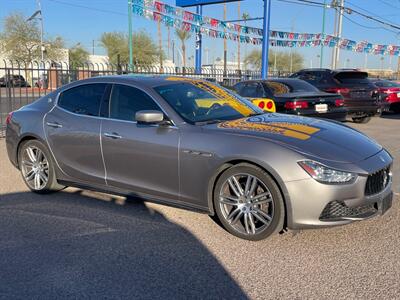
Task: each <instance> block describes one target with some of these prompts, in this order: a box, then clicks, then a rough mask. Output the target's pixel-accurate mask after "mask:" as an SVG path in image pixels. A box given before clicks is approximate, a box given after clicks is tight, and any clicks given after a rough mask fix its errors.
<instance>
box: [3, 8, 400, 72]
mask: <svg viewBox="0 0 400 300" xmlns="http://www.w3.org/2000/svg"><path fill="white" fill-rule="evenodd" d="M315 1H318V2H323V0H315ZM164 2H165V3H169V4H172V5H174V4H175V0H164ZM327 2H330V0H328V1H327ZM41 3H42V11H43V16H44V27H45V33H46V35H47V36H56V35H60V36H62V37H63V38H64V39H65V41H66V43H67V45H68V46H72V45H74V44H76V43H78V42H80V43H81V44H83V45H84V46H85V47H86V48H87V50H89V51H92V41H93V40H95V45H96V47H95V49H94V50H95V53H96V54H104V49H102V48H101V47H99V45H98V44H99V42H98V39H99V37H100V35H101V33H102V32H106V31H125V32H127V0H41ZM262 5H263V1H262V0H244V1H242V2H241V11H242V12H247V13H249V14H250V16H251V17H260V16H262ZM83 6H84V7H83ZM346 6H350V7H353V8H355V9H363V10H365V11H364V12H366V13H367V14H370V15H376V16H379V17H381V18H384V19H386V20H387V21H390V22H392V23H397V24H398V23H400V18H399V17H400V0H346ZM35 10H36V0H0V20H1V21H0V27H2V25H3V19H4V17H5V16H7V15H8V14H10V13H11V12H15V11H20V12H22V13H24V14H25V15H27V16H30V15H31V14H32V13H33V12H34V11H35ZM203 14H204V15H207V16H210V17H215V18H219V19H222V16H223V10H222V5H209V6H206V7H204V9H203ZM237 17H238V15H237V3H229V4H228V19H237ZM348 17H349V18H350V19H351V21H350V20H348V19H344V25H343V37H345V38H349V39H353V40H357V41H361V40H368V41H370V42H373V43H382V44H397V45H399V44H400V34H398V33H395V32H391V31H388V30H384V29H383V28H382V27H381V26H380V25H379V24H376V23H373V22H371V21H368V20H366V19H363V18H361V17H358V16H356V15H354V14H352V15H350V16H348ZM333 20H334V12H333V10H332V9H328V11H327V20H326V32H327V33H332V31H333V22H334V21H333ZM356 23H358V24H356ZM321 24H322V8H320V7H313V6H306V5H298V4H293V3H288V2H283V1H279V0H272V15H271V29H274V30H284V31H290V30H291V29H293V31H296V32H310V33H317V32H321V28H322V25H321ZM249 25H252V26H254V27H261V26H262V25H261V21H253V22H251V23H249ZM360 25H362V26H360ZM364 26H366V27H364ZM133 27H134V30H146V31H147V32H149V33H150V34H151V35H152V37H153V38H154V39H155V40H156V38H157V33H156V30H157V28H156V27H157V26H156V23H154V22H152V21H148V20H146V19H143V18H140V17H134V20H133ZM367 27H368V28H367ZM171 37H173V35H172V34H171ZM163 39H164V40H165V43H164V45H165V46H166V44H167V43H166V39H167V31H166V29H165V28H164V29H163ZM190 44H192V45H193V47H190ZM236 45H237V44H236V43H233V42H228V58H229V59H230V60H232V59H233V58H234V56H235V55H236V51H237V50H236V49H237V46H236ZM187 48H188V56H191V55H193V54H194V50H193V49H194V40H191V41H189V42H188V47H187ZM204 48H208V49H209V52H208V59H209V61H210V62H211V61H212V59H213V58H214V59H215V58H217V57H222V56H223V40H222V39H211V38H205V39H204V42H203V49H204ZM245 48H246V49H245ZM253 48H255V46H252V45H248V46H242V57H243V53H244V52H245V51H247V52H249V51H251V49H253ZM325 49H326V50H325V52H324V53H325V54H324V57H325V60H324V65H325V66H328V64H329V62H330V57H331V49H330V48H325ZM279 50H282V51H288V50H287V49H285V48H279ZM298 51H299V52H300V53H302V54H303V55H304V57H305V66H306V67H310V66H311V65H313V66H314V67H315V66H317V61H318V58H317V54H319V52H320V50H319V48H305V49H301V48H299V50H298ZM205 59H206V56H205V55H204V54H203V63H204V60H205ZM340 61H341V65H340V67H344V66H345V64H347V66H348V67H350V66H351V67H362V66H364V61H365V55H364V54H359V53H353V52H349V51H342V52H341V59H340ZM367 61H368V67H369V68H379V67H380V66H381V63H382V62H381V60H380V57H379V56H375V55H368V58H367ZM396 64H397V58H394V57H393V58H392V59H389V57H388V56H386V57H385V59H384V61H383V66H384V67H385V68H389V67H390V66H392V68H395V66H396Z"/></svg>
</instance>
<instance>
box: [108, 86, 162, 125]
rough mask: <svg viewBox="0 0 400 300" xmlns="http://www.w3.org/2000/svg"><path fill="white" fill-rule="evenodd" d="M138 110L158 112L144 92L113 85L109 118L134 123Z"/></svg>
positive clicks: (158, 108) (156, 106)
mask: <svg viewBox="0 0 400 300" xmlns="http://www.w3.org/2000/svg"><path fill="white" fill-rule="evenodd" d="M140 110H160V107H159V106H158V105H157V103H155V102H154V100H153V99H152V98H151V97H150V96H149V95H147V94H146V93H145V92H143V91H141V90H139V89H137V88H134V87H131V86H126V85H120V84H115V85H114V86H113V88H112V91H111V103H110V118H112V119H118V120H126V121H135V115H136V112H138V111H140Z"/></svg>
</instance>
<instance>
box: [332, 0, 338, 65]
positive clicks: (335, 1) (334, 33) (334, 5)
mask: <svg viewBox="0 0 400 300" xmlns="http://www.w3.org/2000/svg"><path fill="white" fill-rule="evenodd" d="M337 1H338V0H333V1H332V4H331V6H332V7H333V8H334V9H335V21H334V23H333V36H334V37H337V21H338V13H339V12H338V10H337ZM335 58H336V46H334V47H333V48H332V61H331V69H335Z"/></svg>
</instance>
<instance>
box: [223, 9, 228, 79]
mask: <svg viewBox="0 0 400 300" xmlns="http://www.w3.org/2000/svg"><path fill="white" fill-rule="evenodd" d="M224 21H226V3H224ZM225 33H226V29H224V77H226V64H227V61H226V60H227V56H228V55H227V44H226V38H225Z"/></svg>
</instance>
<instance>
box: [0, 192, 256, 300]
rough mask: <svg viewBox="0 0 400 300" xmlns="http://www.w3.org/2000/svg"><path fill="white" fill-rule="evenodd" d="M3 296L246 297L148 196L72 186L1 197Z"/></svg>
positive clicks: (0, 275) (0, 283)
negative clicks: (129, 196) (125, 195)
mask: <svg viewBox="0 0 400 300" xmlns="http://www.w3.org/2000/svg"><path fill="white" fill-rule="evenodd" d="M227 251H228V249H227ZM3 297H4V298H7V299H9V298H49V299H55V298H119V299H120V298H130V299H132V298H140V299H157V298H158V299H159V298H162V299H171V298H173V299H183V298H185V299H187V298H215V299H217V298H218V299H225V298H235V299H247V298H248V297H247V295H246V294H245V293H244V292H243V291H242V289H241V288H240V287H239V286H238V284H237V283H236V282H235V280H234V279H233V278H232V277H231V276H230V274H229V273H228V272H227V271H226V270H225V269H224V267H223V266H222V265H221V264H220V263H219V262H218V260H217V259H216V258H215V257H214V255H213V254H212V253H210V251H209V250H208V249H207V248H206V247H205V246H204V245H203V244H202V243H201V242H200V241H199V240H198V239H197V238H196V237H195V236H193V235H192V234H191V233H190V232H189V231H188V230H186V229H185V228H183V227H182V226H180V225H177V224H175V223H173V222H171V221H169V220H168V219H167V218H166V217H164V216H163V214H161V213H160V212H158V211H157V210H154V209H152V208H150V207H148V206H146V204H145V203H144V202H143V201H140V200H135V201H133V200H129V201H128V200H126V199H125V198H123V197H117V196H111V195H106V194H101V193H94V192H86V191H81V190H72V191H71V189H67V190H65V191H62V192H58V193H55V194H50V195H37V194H34V193H31V192H20V193H10V194H3V195H0V298H3Z"/></svg>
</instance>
